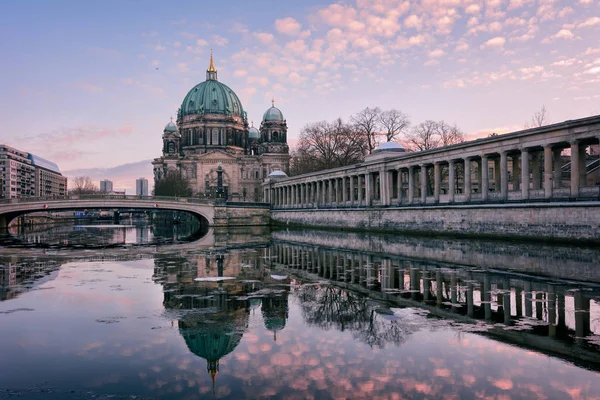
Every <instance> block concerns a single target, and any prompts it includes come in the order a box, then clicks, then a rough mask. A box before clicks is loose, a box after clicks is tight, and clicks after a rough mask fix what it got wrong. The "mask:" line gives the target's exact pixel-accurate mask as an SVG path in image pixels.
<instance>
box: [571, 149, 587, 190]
mask: <svg viewBox="0 0 600 400" xmlns="http://www.w3.org/2000/svg"><path fill="white" fill-rule="evenodd" d="M580 150H581V147H580V146H579V142H578V141H576V140H574V141H572V142H571V197H579V183H580V181H579V173H580V168H581V163H580V161H579V160H580V157H585V154H580Z"/></svg>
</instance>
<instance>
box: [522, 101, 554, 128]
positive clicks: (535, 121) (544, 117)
mask: <svg viewBox="0 0 600 400" xmlns="http://www.w3.org/2000/svg"><path fill="white" fill-rule="evenodd" d="M551 123H552V121H550V116H549V115H548V110H547V109H546V106H544V105H542V108H540V109H539V110H538V111H536V112H534V113H533V116H532V117H531V124H529V123H525V129H529V128H538V127H540V126H545V125H549V124H551Z"/></svg>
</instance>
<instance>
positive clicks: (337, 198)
mask: <svg viewBox="0 0 600 400" xmlns="http://www.w3.org/2000/svg"><path fill="white" fill-rule="evenodd" d="M333 192H334V193H335V195H334V196H335V199H334V202H335V203H334V204H335V206H336V207H337V206H338V205H339V204H340V180H339V179H338V178H335V179H334V180H333Z"/></svg>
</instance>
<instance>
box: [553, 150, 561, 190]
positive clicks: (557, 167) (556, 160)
mask: <svg viewBox="0 0 600 400" xmlns="http://www.w3.org/2000/svg"><path fill="white" fill-rule="evenodd" d="M561 153H562V149H553V150H552V163H553V164H554V173H553V174H552V181H553V182H552V187H553V188H556V189H560V187H561V186H562V183H561V181H562V168H561V167H562V158H561V156H560V155H561Z"/></svg>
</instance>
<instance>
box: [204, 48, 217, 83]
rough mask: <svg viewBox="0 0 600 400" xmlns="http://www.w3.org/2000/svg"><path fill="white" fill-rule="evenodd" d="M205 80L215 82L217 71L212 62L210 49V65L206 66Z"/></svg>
mask: <svg viewBox="0 0 600 400" xmlns="http://www.w3.org/2000/svg"><path fill="white" fill-rule="evenodd" d="M206 80H207V81H209V80H211V81H216V80H217V69H216V68H215V63H214V61H213V55H212V49H210V63H209V64H208V69H207V70H206Z"/></svg>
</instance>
